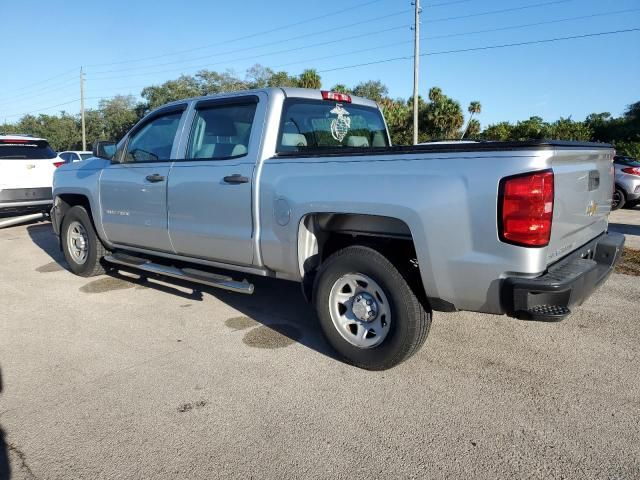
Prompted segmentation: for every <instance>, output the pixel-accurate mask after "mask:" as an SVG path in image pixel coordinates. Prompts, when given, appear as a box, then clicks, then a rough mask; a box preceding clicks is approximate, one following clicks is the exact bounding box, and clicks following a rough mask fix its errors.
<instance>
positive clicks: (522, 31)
mask: <svg viewBox="0 0 640 480" xmlns="http://www.w3.org/2000/svg"><path fill="white" fill-rule="evenodd" d="M421 1H422V5H423V7H424V8H423V15H422V25H421V30H422V31H421V36H422V37H423V40H422V41H421V45H422V46H421V48H422V52H423V53H433V52H443V51H450V50H460V49H468V48H477V47H483V46H492V45H502V44H511V43H519V42H529V41H535V40H541V39H550V38H556V37H566V36H574V35H583V34H589V33H597V32H606V31H613V30H624V29H631V28H639V27H640V0H614V1H610V2H602V1H598V0H560V1H553V0H484V1H481V0H466V1H459V0H458V1H456V0H421ZM540 4H543V5H541V6H536V7H531V8H520V7H527V6H529V5H540ZM518 8H519V9H518ZM506 9H518V10H512V11H505V12H501V13H498V12H496V11H499V10H506ZM492 12H493V13H492ZM615 12H621V13H615ZM485 13H486V14H485ZM0 14H1V16H2V17H3V20H2V22H1V25H2V28H1V29H0V39H2V43H3V44H4V45H5V61H4V62H3V67H2V69H1V70H0V121H3V120H5V118H6V119H7V120H8V121H15V120H17V119H18V118H19V117H20V115H19V114H21V113H24V112H38V111H39V110H41V109H43V108H46V107H53V106H56V105H59V104H65V105H60V106H56V107H54V108H49V109H47V110H44V111H43V112H42V113H49V114H52V113H56V112H57V111H59V110H66V111H68V112H72V113H77V112H78V111H79V102H78V101H77V99H78V98H79V87H78V81H77V79H78V74H79V67H80V66H81V65H84V66H85V71H86V80H87V81H86V96H87V98H88V100H87V105H88V106H89V107H91V106H95V105H96V104H97V102H98V99H99V98H101V97H109V96H113V95H115V94H133V95H138V94H139V93H140V90H141V89H142V87H144V86H146V85H152V84H159V83H162V82H163V81H165V80H168V79H172V78H176V77H178V76H179V75H180V74H181V73H187V74H189V73H195V72H196V71H197V70H199V69H201V68H210V69H214V70H220V71H223V70H226V69H232V70H235V71H236V72H237V73H239V74H240V75H244V72H245V70H246V69H247V68H248V67H250V66H251V65H253V64H255V63H260V64H262V65H265V66H269V67H272V68H274V69H278V70H287V71H289V72H290V73H292V74H297V73H299V72H301V71H302V70H304V69H305V68H316V69H317V70H319V71H321V72H322V73H321V75H322V79H323V86H324V87H327V88H328V87H331V86H332V85H334V84H336V83H345V84H347V85H355V84H357V83H358V82H360V81H362V80H368V79H372V80H381V81H382V82H384V83H385V84H386V85H387V86H388V87H389V91H390V94H391V95H392V96H394V97H405V98H406V97H408V96H410V95H411V91H412V82H413V77H412V62H411V60H399V61H393V62H388V63H378V64H373V65H369V66H358V67H354V68H345V69H340V70H333V71H326V70H332V69H335V68H338V67H343V66H350V65H355V64H362V63H367V62H376V61H379V60H383V59H388V58H395V57H404V56H411V55H412V53H413V45H412V36H413V32H412V30H411V29H410V25H411V24H412V22H413V12H412V6H411V3H410V0H407V1H405V0H375V1H371V0H369V1H367V0H341V1H334V0H325V1H315V0H306V1H300V0H298V1H292V0H282V1H270V2H265V1H258V0H245V1H242V2H240V1H236V2H220V1H211V0H191V1H188V2H176V1H171V2H169V1H164V0H162V1H148V0H145V1H131V0H128V1H124V0H110V1H109V2H79V1H76V0H67V1H54V0H49V1H46V2H45V1H31V0H21V1H20V2H12V3H9V2H8V0H4V2H3V3H2V4H0ZM587 16H589V17H587ZM318 17H322V18H318ZM452 17H453V18H452ZM460 17H462V18H460ZM575 17H587V18H579V19H576V18H575ZM565 19H567V20H566V21H565ZM560 20H562V21H560ZM548 22H555V23H548ZM295 23H299V24H298V25H292V24H295ZM532 24H533V25H532ZM523 25H529V26H523ZM281 27H282V28H281ZM510 27H518V28H510ZM497 29H501V30H497ZM486 30H493V31H488V32H487V31H486ZM478 31H485V32H483V33H473V32H478ZM263 32H264V33H263ZM454 34H461V35H455V36H454ZM320 43H322V44H323V45H317V44H320ZM312 45H316V46H312ZM307 46H309V48H300V47H307ZM359 50H368V51H363V52H359V53H353V52H356V51H359ZM176 52H181V53H176ZM147 57H156V58H151V59H146V60H140V59H145V58H147ZM115 62H126V63H115ZM323 71H324V72H323ZM52 77H55V78H52ZM434 85H437V86H439V87H441V88H442V89H443V90H444V92H445V93H446V94H448V95H450V96H451V97H453V98H455V99H456V100H458V101H460V102H461V103H462V105H463V106H464V107H465V108H466V105H467V104H468V103H469V102H470V101H472V100H479V101H480V102H481V103H482V107H483V111H482V114H481V115H480V116H479V119H480V121H481V122H482V124H483V126H486V125H487V124H490V123H494V122H497V121H501V120H510V121H515V120H522V119H526V118H528V117H529V116H531V115H539V116H542V117H543V118H545V119H547V120H555V119H557V118H559V117H560V116H563V117H568V116H571V117H572V118H574V119H578V120H580V119H583V118H584V117H585V115H587V114H588V113H591V112H602V111H609V112H611V113H613V114H614V115H619V114H621V113H622V112H623V111H624V109H625V107H626V105H628V104H630V103H632V102H635V101H640V32H639V31H636V32H630V33H622V34H618V35H608V36H599V37H592V38H583V39H574V40H567V41H561V42H552V43H546V44H541V45H527V46H519V47H511V48H502V49H490V50H484V51H471V52H465V53H449V54H438V55H429V56H424V57H422V58H421V68H420V93H421V95H423V96H426V94H427V92H428V89H429V88H430V87H432V86H434ZM68 102H71V103H68Z"/></svg>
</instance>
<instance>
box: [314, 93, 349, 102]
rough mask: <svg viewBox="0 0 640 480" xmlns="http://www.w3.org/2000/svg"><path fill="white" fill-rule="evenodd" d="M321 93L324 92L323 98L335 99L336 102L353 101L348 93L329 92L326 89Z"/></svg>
mask: <svg viewBox="0 0 640 480" xmlns="http://www.w3.org/2000/svg"><path fill="white" fill-rule="evenodd" d="M321 93H322V99H323V100H333V101H334V102H344V103H351V95H347V94H346V93H340V92H328V91H326V90H322V92H321Z"/></svg>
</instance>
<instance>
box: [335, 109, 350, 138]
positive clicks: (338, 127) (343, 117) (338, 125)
mask: <svg viewBox="0 0 640 480" xmlns="http://www.w3.org/2000/svg"><path fill="white" fill-rule="evenodd" d="M331 113H333V114H334V115H337V117H336V118H334V119H333V120H331V136H332V137H333V138H335V139H336V140H337V141H339V142H342V141H343V140H344V137H346V136H347V133H349V129H350V128H351V118H349V117H348V116H347V115H349V112H347V111H346V110H345V109H344V108H343V107H342V104H340V103H336V106H335V108H334V109H333V110H331Z"/></svg>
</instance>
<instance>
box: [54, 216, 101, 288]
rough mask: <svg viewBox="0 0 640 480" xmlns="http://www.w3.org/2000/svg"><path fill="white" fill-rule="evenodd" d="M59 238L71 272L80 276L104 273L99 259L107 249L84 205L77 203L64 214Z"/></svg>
mask: <svg viewBox="0 0 640 480" xmlns="http://www.w3.org/2000/svg"><path fill="white" fill-rule="evenodd" d="M60 238H61V240H62V252H63V253H64V258H65V260H66V261H67V263H68V264H69V268H70V269H71V271H72V272H73V273H75V274H76V275H80V276H81V277H92V276H94V275H100V274H102V273H104V271H105V270H104V267H103V266H102V263H101V261H102V257H104V256H105V255H106V254H107V253H108V251H107V249H106V248H104V245H102V242H101V241H100V239H99V238H98V235H97V234H96V231H95V229H94V228H93V222H91V218H90V217H89V214H88V213H87V211H86V210H85V208H84V207H82V206H79V205H77V206H75V207H72V208H70V209H69V211H68V212H67V213H66V214H65V216H64V219H63V221H62V228H61V230H60Z"/></svg>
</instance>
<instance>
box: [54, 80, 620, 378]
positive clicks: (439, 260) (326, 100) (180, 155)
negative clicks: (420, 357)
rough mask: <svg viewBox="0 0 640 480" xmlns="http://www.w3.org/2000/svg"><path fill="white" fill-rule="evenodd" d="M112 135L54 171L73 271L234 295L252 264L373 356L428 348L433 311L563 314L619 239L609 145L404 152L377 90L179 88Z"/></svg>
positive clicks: (367, 362) (402, 355)
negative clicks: (184, 94)
mask: <svg viewBox="0 0 640 480" xmlns="http://www.w3.org/2000/svg"><path fill="white" fill-rule="evenodd" d="M113 146H114V148H115V153H114V154H113V155H111V154H109V155H107V154H106V153H105V151H106V150H107V149H108V147H109V145H106V144H99V145H98V148H97V150H96V151H95V152H94V153H95V155H96V156H97V157H103V158H93V159H90V160H87V161H84V162H80V163H74V164H69V165H65V166H63V167H61V168H59V169H58V170H57V171H56V173H55V178H54V187H53V196H54V207H53V210H52V215H51V216H52V221H53V226H54V230H55V232H56V233H57V234H58V235H59V237H60V245H61V248H62V250H63V252H64V256H65V258H66V260H67V262H68V264H69V267H70V269H71V270H72V271H73V272H74V273H76V274H78V275H82V276H91V275H96V274H100V273H103V272H104V270H105V269H108V268H134V269H137V270H139V271H142V272H144V273H145V274H149V273H150V274H159V275H163V276H168V277H177V278H182V279H187V280H190V281H193V282H198V283H201V284H205V285H210V286H214V287H220V288H225V289H228V290H233V291H237V292H241V293H252V292H253V285H252V284H251V283H249V282H248V281H247V280H246V279H245V280H242V281H238V280H234V278H233V277H234V276H237V275H242V274H252V275H261V276H267V277H273V278H278V279H285V280H291V281H295V282H300V283H301V285H302V290H303V293H304V295H305V296H306V297H307V299H309V300H310V301H312V302H313V304H314V306H315V309H316V312H317V315H318V318H319V321H320V324H321V326H322V330H323V332H324V334H325V335H326V338H327V340H328V341H329V343H330V344H331V345H332V346H333V347H334V348H335V349H336V351H337V352H338V353H339V354H340V355H341V356H342V357H344V358H345V359H346V360H347V361H349V362H351V363H352V364H354V365H357V366H360V367H362V368H367V369H385V368H389V367H392V366H394V365H396V364H398V363H399V362H401V361H403V360H405V359H406V358H408V357H409V356H411V355H412V354H413V353H414V352H416V351H417V350H418V349H419V348H420V346H421V345H422V344H423V343H424V341H425V338H426V336H427V334H428V332H429V327H430V324H431V312H432V311H433V310H439V311H455V310H473V311H478V312H487V313H494V314H508V315H511V316H514V317H517V318H522V319H530V320H559V319H562V318H564V317H565V316H567V315H568V314H569V313H570V309H571V308H573V307H574V306H576V305H579V304H580V303H582V302H583V301H584V300H585V299H586V298H587V297H588V296H589V295H590V293H591V292H592V291H593V289H594V288H596V287H597V286H598V285H599V284H601V283H602V282H603V281H604V280H605V279H606V277H607V276H608V274H609V273H610V272H611V271H612V269H613V267H614V265H615V263H616V261H617V260H618V258H619V257H620V253H621V250H622V247H623V243H624V237H622V236H620V235H616V234H613V233H607V225H608V215H609V211H610V208H611V198H612V189H613V165H612V158H613V154H614V151H613V149H612V148H611V146H609V145H606V144H592V143H571V142H541V141H536V142H518V143H499V142H486V143H450V144H447V143H437V144H427V145H418V146H409V147H406V146H404V147H401V146H398V147H393V146H391V144H390V140H389V134H388V131H387V128H386V124H385V121H384V118H383V115H382V113H381V111H380V109H379V107H378V105H377V104H376V103H375V102H372V101H370V100H367V99H364V98H358V97H353V96H349V95H344V94H340V93H336V92H327V91H319V90H306V89H296V88H284V89H280V88H272V89H264V90H255V91H247V92H237V93H233V94H226V95H216V96H207V97H200V98H193V99H188V100H181V101H177V102H174V103H171V104H168V105H166V106H163V107H161V108H159V109H157V110H155V111H153V112H151V113H149V114H148V115H147V116H146V117H145V118H143V119H142V120H141V121H140V122H139V123H138V124H137V125H136V126H135V127H134V128H133V129H132V130H131V131H130V132H129V133H128V134H127V135H126V136H125V137H124V138H123V139H122V140H121V141H120V142H119V143H118V144H117V145H113ZM220 269H224V270H225V271H226V273H224V274H223V273H220ZM277 301H278V299H274V302H277Z"/></svg>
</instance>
